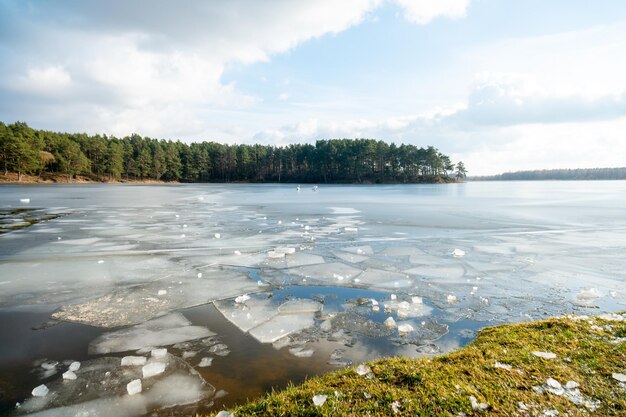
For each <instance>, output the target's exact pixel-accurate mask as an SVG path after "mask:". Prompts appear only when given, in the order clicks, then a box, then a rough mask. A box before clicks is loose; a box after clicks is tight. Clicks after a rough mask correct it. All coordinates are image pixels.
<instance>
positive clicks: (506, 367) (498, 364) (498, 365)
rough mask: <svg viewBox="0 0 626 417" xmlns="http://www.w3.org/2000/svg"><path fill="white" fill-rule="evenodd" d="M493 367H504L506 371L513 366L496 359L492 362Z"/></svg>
mask: <svg viewBox="0 0 626 417" xmlns="http://www.w3.org/2000/svg"><path fill="white" fill-rule="evenodd" d="M493 367H494V368H498V369H504V370H506V371H510V370H511V369H513V367H512V366H511V365H508V364H506V363H501V362H498V361H496V363H494V364H493Z"/></svg>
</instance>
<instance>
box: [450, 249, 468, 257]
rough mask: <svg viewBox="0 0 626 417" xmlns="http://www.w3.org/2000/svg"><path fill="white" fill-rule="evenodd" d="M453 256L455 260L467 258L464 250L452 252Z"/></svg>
mask: <svg viewBox="0 0 626 417" xmlns="http://www.w3.org/2000/svg"><path fill="white" fill-rule="evenodd" d="M452 256H454V257H455V258H461V257H463V256H465V251H464V250H463V249H459V248H456V249H454V250H453V251H452Z"/></svg>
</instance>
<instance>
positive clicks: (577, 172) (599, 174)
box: [470, 167, 626, 181]
mask: <svg viewBox="0 0 626 417" xmlns="http://www.w3.org/2000/svg"><path fill="white" fill-rule="evenodd" d="M470 179H471V180H472V181H539V180H579V181H580V180H626V167H624V168H577V169H542V170H536V171H517V172H505V173H504V174H500V175H492V176H484V177H471V178H470Z"/></svg>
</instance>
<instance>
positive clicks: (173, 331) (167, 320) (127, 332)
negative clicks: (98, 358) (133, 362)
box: [89, 313, 215, 353]
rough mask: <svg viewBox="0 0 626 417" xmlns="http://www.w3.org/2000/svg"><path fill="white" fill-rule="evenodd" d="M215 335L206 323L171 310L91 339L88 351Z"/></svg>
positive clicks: (143, 345)
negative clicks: (194, 320)
mask: <svg viewBox="0 0 626 417" xmlns="http://www.w3.org/2000/svg"><path fill="white" fill-rule="evenodd" d="M214 335H215V333H213V332H211V331H210V330H209V329H207V328H206V327H201V326H191V323H190V322H189V320H187V319H186V318H185V317H184V316H183V315H182V314H180V313H171V314H168V315H167V316H163V317H160V318H158V319H153V320H149V321H147V322H145V323H143V324H139V325H136V326H132V327H129V328H126V329H121V330H117V331H114V332H110V333H105V334H103V335H101V336H99V337H98V338H96V339H95V340H94V341H93V342H91V343H90V345H89V352H90V353H110V352H125V351H129V350H137V349H141V348H143V347H146V346H166V345H172V344H175V343H180V342H186V341H188V340H195V339H202V338H204V337H209V336H214Z"/></svg>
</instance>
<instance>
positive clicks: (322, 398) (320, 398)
mask: <svg viewBox="0 0 626 417" xmlns="http://www.w3.org/2000/svg"><path fill="white" fill-rule="evenodd" d="M326 398H328V397H327V396H326V395H314V396H313V404H314V405H315V406H316V407H321V406H323V405H324V403H325V402H326Z"/></svg>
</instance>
